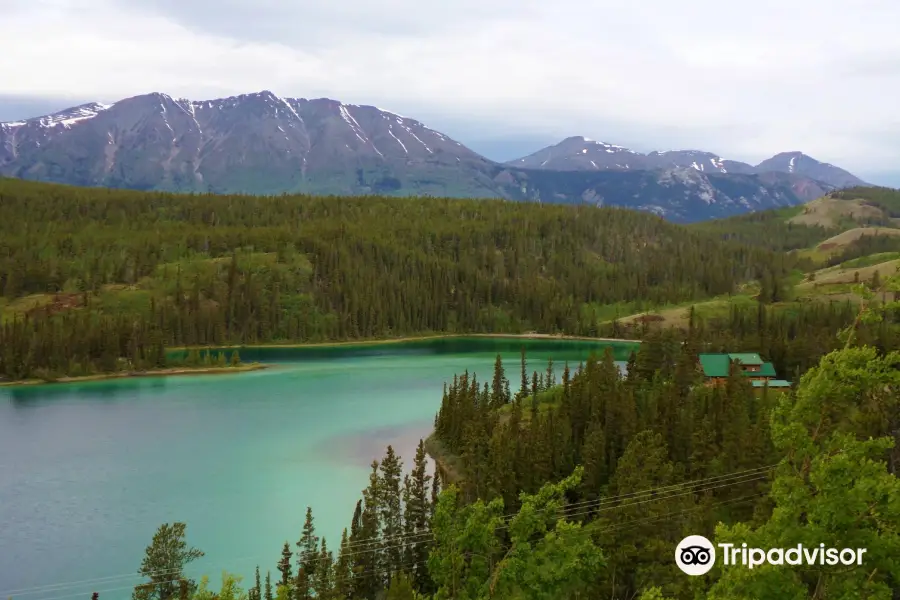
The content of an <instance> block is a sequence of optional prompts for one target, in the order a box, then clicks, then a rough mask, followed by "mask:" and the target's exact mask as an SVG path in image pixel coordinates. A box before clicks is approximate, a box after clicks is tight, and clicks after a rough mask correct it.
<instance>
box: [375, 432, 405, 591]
mask: <svg viewBox="0 0 900 600" xmlns="http://www.w3.org/2000/svg"><path fill="white" fill-rule="evenodd" d="M402 473H403V465H402V463H401V462H400V459H399V458H398V457H397V455H396V454H395V453H394V448H393V447H392V446H388V447H387V452H386V453H385V456H384V459H383V460H382V461H381V476H380V487H379V492H380V496H379V502H378V504H379V512H380V515H379V520H380V522H381V526H382V533H383V535H384V555H383V556H384V570H385V583H386V582H387V581H389V580H390V579H391V577H393V576H394V575H395V574H396V573H399V572H400V569H401V567H402V564H403V551H402V545H403V541H402V537H401V536H402V535H403V513H402V503H401V494H400V492H401V489H400V481H401V477H402Z"/></svg>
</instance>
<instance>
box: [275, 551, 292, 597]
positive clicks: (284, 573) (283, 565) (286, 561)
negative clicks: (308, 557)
mask: <svg viewBox="0 0 900 600" xmlns="http://www.w3.org/2000/svg"><path fill="white" fill-rule="evenodd" d="M291 556H292V555H291V545H290V544H289V543H288V542H285V543H284V548H282V549H281V560H280V561H279V562H278V570H279V571H280V572H281V581H280V582H279V585H281V586H284V588H285V589H290V588H291V584H293V575H292V573H293V569H292V568H291Z"/></svg>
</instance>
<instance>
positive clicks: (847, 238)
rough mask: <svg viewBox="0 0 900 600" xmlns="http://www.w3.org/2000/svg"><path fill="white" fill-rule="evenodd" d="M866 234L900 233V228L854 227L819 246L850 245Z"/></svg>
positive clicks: (823, 247)
mask: <svg viewBox="0 0 900 600" xmlns="http://www.w3.org/2000/svg"><path fill="white" fill-rule="evenodd" d="M864 235H900V229H893V228H891V227H854V228H853V229H848V230H847V231H843V232H841V233H839V234H837V235H835V236H832V237H830V238H828V239H827V240H825V241H823V242H821V243H820V244H819V245H818V248H819V249H821V250H827V249H831V248H834V247H843V246H849V245H850V244H851V243H853V242H855V241H856V240H858V239H859V238H861V237H863V236H864Z"/></svg>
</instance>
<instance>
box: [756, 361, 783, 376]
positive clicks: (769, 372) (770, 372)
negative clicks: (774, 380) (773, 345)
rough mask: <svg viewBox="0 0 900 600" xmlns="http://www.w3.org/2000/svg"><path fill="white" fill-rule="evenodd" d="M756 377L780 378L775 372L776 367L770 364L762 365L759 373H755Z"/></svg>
mask: <svg viewBox="0 0 900 600" xmlns="http://www.w3.org/2000/svg"><path fill="white" fill-rule="evenodd" d="M754 375H757V376H759V377H778V374H777V373H776V372H775V366H774V365H772V363H770V362H766V363H763V364H761V365H760V366H759V371H757V372H755V373H754Z"/></svg>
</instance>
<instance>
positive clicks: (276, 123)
mask: <svg viewBox="0 0 900 600" xmlns="http://www.w3.org/2000/svg"><path fill="white" fill-rule="evenodd" d="M72 115H75V116H72ZM0 148H2V151H0V173H3V174H5V175H11V176H15V177H22V178H28V179H38V180H44V181H54V182H60V183H71V184H76V185H107V186H112V187H128V188H135V189H152V188H156V189H171V190H188V191H222V192H225V191H248V192H255V193H275V192H282V191H293V190H303V191H311V192H319V193H331V192H333V193H350V192H363V193H366V192H385V191H394V190H397V189H400V188H408V189H410V191H413V192H420V193H447V189H446V188H447V187H448V185H447V183H448V182H450V183H452V182H453V181H460V182H461V183H462V188H463V189H462V190H460V191H462V192H464V193H469V192H480V193H489V192H490V191H491V190H490V188H489V187H486V186H485V183H486V182H485V183H479V179H480V178H479V174H480V172H481V171H483V170H484V169H486V168H488V167H489V165H490V164H492V163H490V161H488V160H487V159H485V158H483V157H481V156H479V155H478V154H476V153H474V152H472V151H471V150H469V149H468V148H465V147H464V146H462V144H460V143H459V142H456V141H454V140H451V139H450V138H448V137H447V136H445V135H443V134H441V133H438V132H436V131H433V130H431V129H428V128H427V127H425V126H424V125H422V124H421V123H420V122H418V121H416V120H415V119H409V118H406V117H401V116H399V115H395V114H393V113H389V112H387V111H382V110H379V109H377V108H375V107H372V106H356V105H345V104H342V103H340V102H337V101H335V100H329V99H317V100H306V99H295V98H281V97H278V96H276V95H275V94H273V93H272V92H269V91H263V92H259V93H256V94H245V95H241V96H234V97H230V98H224V99H219V100H208V101H199V102H198V101H193V102H192V101H190V100H178V99H174V98H172V97H170V96H168V95H166V94H158V93H156V94H147V95H144V96H136V97H133V98H128V99H125V100H122V101H120V102H117V103H115V104H113V105H98V104H93V105H85V106H84V107H77V108H76V109H71V110H68V111H64V112H63V113H59V114H57V115H51V116H49V117H45V118H38V119H30V120H28V121H20V122H17V123H11V124H4V125H2V126H0Z"/></svg>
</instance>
